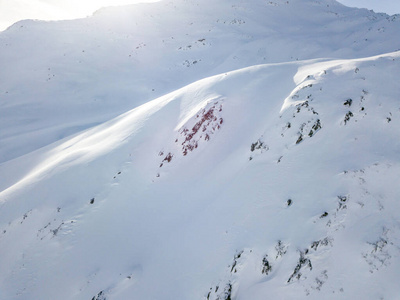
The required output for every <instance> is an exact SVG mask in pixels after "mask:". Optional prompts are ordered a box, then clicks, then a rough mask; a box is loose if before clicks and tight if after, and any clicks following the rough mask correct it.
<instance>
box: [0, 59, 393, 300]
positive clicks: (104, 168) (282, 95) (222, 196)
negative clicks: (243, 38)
mask: <svg viewBox="0 0 400 300" xmlns="http://www.w3.org/2000/svg"><path fill="white" fill-rule="evenodd" d="M399 58H400V55H399V53H398V52H396V53H390V54H386V55H382V56H377V57H372V58H366V59H357V60H347V61H346V60H340V61H330V62H328V61H323V62H315V61H309V62H308V61H305V62H294V63H286V64H276V65H260V66H255V67H250V68H245V69H242V70H238V71H234V72H228V73H224V74H221V75H217V76H214V77H211V78H207V79H204V80H201V81H198V82H196V83H193V84H191V85H189V86H187V87H184V88H182V89H180V90H178V91H176V92H173V93H171V94H169V95H166V96H163V97H161V98H159V99H157V100H154V101H152V102H149V103H148V104H145V105H143V106H140V107H138V108H136V109H134V110H132V111H131V112H128V113H125V114H123V115H122V116H120V117H118V118H116V119H114V120H112V121H109V122H107V123H105V124H103V125H100V126H98V127H95V128H93V129H90V130H88V131H85V132H84V133H82V134H80V135H77V136H76V137H73V138H71V139H67V140H65V141H62V142H59V143H57V144H55V145H53V146H49V147H47V148H45V149H43V150H39V151H37V152H36V153H33V154H31V155H28V156H25V157H22V158H20V159H16V160H14V161H12V162H10V163H9V164H8V165H7V164H6V165H5V166H6V167H7V168H6V169H3V170H6V171H8V170H13V168H19V169H24V165H25V161H26V160H27V161H39V163H38V165H37V166H36V167H34V168H31V170H30V171H29V172H27V175H26V177H25V178H24V179H22V180H21V181H19V182H18V180H17V182H16V183H15V184H14V186H13V187H11V188H10V189H8V190H5V191H3V192H2V193H1V194H0V195H1V198H2V207H1V212H0V214H1V215H0V219H1V220H2V225H1V228H2V235H1V238H0V243H2V249H4V250H3V255H2V265H4V266H6V268H5V269H4V270H9V271H7V272H4V273H2V276H3V277H2V278H1V280H2V282H4V284H3V288H2V290H3V291H5V293H6V294H5V295H6V297H11V298H12V297H15V298H16V299H24V297H25V296H26V295H34V296H35V297H40V296H43V295H47V296H48V297H50V298H52V297H56V296H58V297H60V294H61V295H62V296H61V298H63V299H64V298H65V299H69V298H71V297H72V298H76V299H86V298H88V299H89V298H91V297H93V296H95V297H98V299H102V298H100V296H102V297H105V299H125V298H126V297H129V296H130V295H139V297H144V298H146V297H150V298H159V297H160V293H162V294H163V297H164V296H165V297H166V298H168V299H172V298H174V297H178V298H179V297H183V298H195V299H202V297H204V299H205V298H207V297H208V298H209V299H217V298H218V297H219V299H228V297H229V296H230V297H231V298H235V299H247V298H248V297H251V298H252V299H262V298H264V297H265V294H266V293H271V294H272V295H278V294H280V293H282V291H284V292H283V293H284V294H285V295H286V296H285V297H286V298H285V299H289V298H290V297H292V296H293V295H297V296H298V295H304V297H307V298H312V299H313V298H315V299H321V298H326V299H328V298H329V296H328V295H330V294H332V293H335V294H338V295H341V296H340V297H344V298H349V297H350V298H351V297H355V296H356V295H359V294H360V286H359V285H358V284H357V282H355V281H354V278H353V275H351V274H357V276H358V277H360V278H362V280H361V281H362V282H363V284H362V286H363V290H364V292H362V295H363V296H364V297H366V298H369V297H370V295H373V296H374V297H375V296H377V295H386V296H387V295H389V296H390V295H393V294H391V293H395V291H396V288H395V286H396V284H395V283H394V282H393V281H391V280H388V278H389V277H390V276H392V275H394V274H395V273H393V272H396V270H398V267H399V255H400V251H399V249H400V244H399V241H398V239H396V235H397V233H398V230H399V228H398V225H396V224H398V223H397V221H396V214H397V213H398V212H399V207H398V205H397V204H396V203H397V202H396V195H398V194H399V190H398V189H399V188H398V185H397V184H396V175H395V174H396V173H397V174H398V171H399V169H400V168H399V165H398V160H397V157H398V153H399V148H400V147H399V146H400V145H399V144H398V143H393V140H394V138H393V137H395V136H397V135H398V133H399V132H398V131H399V126H398V125H399V117H400V104H399V102H398V98H397V97H396V95H397V93H398V91H397V89H398V87H397V84H396V82H395V81H393V80H392V79H391V78H392V76H393V74H396V73H397V72H398V70H399V68H400V65H399ZM338 87H340V88H338ZM211 108H213V109H212V115H213V116H215V117H216V116H217V115H218V117H217V121H218V122H216V123H215V124H216V125H217V124H219V125H220V128H219V129H218V130H213V129H210V128H208V127H206V130H205V131H204V132H203V131H202V130H201V132H203V134H206V133H207V132H208V131H207V130H211V131H212V133H213V134H212V135H210V136H209V138H208V139H207V138H205V137H203V138H201V139H200V140H196V141H197V143H198V144H197V147H193V149H191V150H192V151H190V152H189V151H188V152H185V151H183V152H182V146H185V142H186V140H187V139H186V137H187V134H186V135H182V133H183V132H185V131H184V130H182V128H186V129H188V132H189V133H190V132H192V133H193V131H192V130H194V129H196V128H197V127H199V128H197V129H200V128H202V126H203V125H206V124H210V125H211V126H212V124H213V123H212V122H209V123H207V122H208V121H213V120H214V118H208V117H207V118H205V117H204V116H208V115H210V116H211V113H209V112H210V111H211ZM195 112H197V113H195ZM349 112H351V115H350V116H351V117H350V118H349V119H348V120H347V116H349ZM220 119H223V122H222V123H220ZM199 120H201V126H197V125H198V124H199ZM206 121H207V122H206ZM316 124H319V125H318V126H316ZM311 132H312V134H311ZM366 133H368V134H366ZM195 134H197V132H195ZM193 136H194V135H193ZM193 136H192V137H193ZM300 136H302V139H301V140H299V137H300ZM177 140H178V142H177ZM160 153H162V154H161V155H160ZM168 154H171V155H172V156H171V157H170V159H168ZM3 167H4V166H3ZM1 173H2V174H5V172H1ZM378 174H379V175H378ZM328 182H329V183H328ZM132 185H133V186H132ZM71 187H73V188H72V189H71ZM249 187H251V188H250V189H249ZM197 190H199V191H201V192H200V193H198V192H196V191H197ZM32 195H34V197H32ZM23 203H24V204H23ZM250 216H251V217H250ZM366 216H368V217H366ZM101 220H102V221H101ZM181 224H184V227H182V225H181ZM283 224H284V225H283ZM355 224H357V225H355ZM99 226H100V228H101V229H99V230H100V231H99V233H100V232H101V234H99V235H98V234H94V235H93V230H95V229H94V228H98V227H99ZM121 226H123V228H126V229H129V230H128V231H127V232H120V230H121ZM160 226H161V227H160ZM354 226H356V227H354ZM357 228H358V229H357ZM365 228H367V229H365ZM96 231H97V230H96ZM367 232H368V233H371V232H372V234H368V235H365V234H364V233H367ZM194 233H195V237H196V238H195V239H193V238H194V236H193V234H194ZM250 233H251V234H250ZM21 234H23V236H25V237H26V238H22V239H19V240H18V242H17V240H15V238H14V237H15V236H21ZM349 238H351V243H350V244H349V240H348V239H349ZM130 241H132V242H130ZM134 241H135V242H134ZM227 241H229V242H227ZM100 244H101V245H102V246H101V247H100V248H99V247H98V246H96V245H100ZM114 245H118V249H119V250H118V249H116V248H114ZM157 245H158V246H157ZM181 245H184V246H181ZM374 245H375V246H374ZM55 248H56V249H58V250H55ZM349 248H350V249H351V251H349V250H348V249H349ZM12 249H13V250H12ZM16 249H20V250H18V251H16ZM90 249H96V250H95V252H93V251H92V250H90ZM150 249H151V251H150ZM20 251H22V253H24V254H23V256H22V257H19V254H18V253H21V252H20ZM38 251H39V252H38ZM82 251H83V252H82ZM110 251H111V253H114V256H113V257H110V256H109V253H110ZM79 253H80V254H79ZM343 253H345V255H344V254H343ZM46 257H47V258H48V259H50V261H51V266H46V268H43V267H41V264H42V263H41V262H42V261H43V259H45V260H46V259H47V258H46ZM78 257H81V258H80V259H78ZM77 259H78V260H77ZM81 259H82V262H83V261H84V263H80V266H79V267H78V266H77V261H80V260H81ZM355 262H357V263H355ZM23 265H29V267H28V268H21V266H23ZM178 265H179V267H178ZM129 266H131V267H129ZM344 267H346V269H347V270H348V272H346V274H348V275H346V277H345V278H346V279H345V280H344V279H343V276H344V274H343V270H342V268H344ZM58 269H60V270H63V274H58V275H57V278H55V277H54V272H56V270H58ZM193 270H197V271H196V272H194V273H192V271H193ZM32 271H34V272H35V273H34V274H35V275H34V277H32V279H29V278H31V277H30V276H31V275H30V274H31V273H30V272H32ZM9 272H11V273H9ZM189 273H190V274H192V275H191V276H189V277H187V276H186V275H185V274H189ZM72 274H73V276H72ZM118 274H119V275H118ZM168 274H169V275H168ZM171 274H173V276H172V278H171V280H168V279H167V278H170V277H171V276H170V275H171ZM33 278H35V279H34V281H33ZM52 278H53V279H52ZM49 281H50V282H53V283H54V285H56V286H57V289H53V288H50V287H49V288H48V289H44V288H43V285H42V284H40V282H49ZM369 281H371V282H372V281H374V282H379V283H380V285H381V286H382V288H380V289H376V288H375V286H374V285H372V284H371V285H367V286H370V288H369V289H368V288H365V286H364V284H365V282H369ZM25 282H27V283H25ZM61 282H62V283H63V284H60V283H61ZM85 282H86V283H85ZM50 286H53V284H52V285H50ZM154 286H156V287H157V288H154ZM21 287H24V289H25V292H23V291H18V290H19V289H20V288H21ZM172 287H173V288H172ZM12 295H14V296H12ZM290 295H292V296H290ZM306 295H308V296H306ZM370 298H371V297H370ZM95 299H96V298H95ZM371 299H372V298H371Z"/></svg>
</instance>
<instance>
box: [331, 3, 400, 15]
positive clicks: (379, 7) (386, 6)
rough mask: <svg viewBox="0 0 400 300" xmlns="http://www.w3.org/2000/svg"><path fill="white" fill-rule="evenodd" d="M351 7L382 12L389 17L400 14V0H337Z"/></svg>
mask: <svg viewBox="0 0 400 300" xmlns="http://www.w3.org/2000/svg"><path fill="white" fill-rule="evenodd" d="M337 1H338V2H340V3H342V4H344V5H346V6H351V7H363V8H368V9H373V10H374V11H375V12H384V13H387V14H389V15H394V14H400V0H337Z"/></svg>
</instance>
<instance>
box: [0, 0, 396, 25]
mask: <svg viewBox="0 0 400 300" xmlns="http://www.w3.org/2000/svg"><path fill="white" fill-rule="evenodd" d="M156 1H159V0H0V31H2V30H5V29H6V28H7V27H8V26H10V25H12V24H13V23H15V22H17V21H19V20H23V19H39V20H67V19H76V18H83V17H86V16H89V15H91V14H92V13H93V12H95V11H96V10H98V9H99V8H101V7H104V6H116V5H125V4H133V3H139V2H156ZM339 2H340V3H343V4H344V5H347V6H353V7H364V8H368V9H373V10H374V11H376V12H386V13H388V14H391V15H393V14H400V1H399V0H339Z"/></svg>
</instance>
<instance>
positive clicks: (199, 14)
mask: <svg viewBox="0 0 400 300" xmlns="http://www.w3.org/2000/svg"><path fill="white" fill-rule="evenodd" d="M289 20H290V22H289ZM399 31H400V22H399V18H398V16H387V15H385V14H375V13H373V12H371V11H368V10H359V9H354V8H347V7H345V6H343V5H341V4H339V3H337V2H335V1H327V0H324V1H311V0H307V1H299V0H296V1H294V0H292V1H284V0H279V1H278V0H277V1H265V0H256V1H247V2H243V1H239V0H235V1H227V0H219V1H218V2H216V1H207V2H205V1H198V0H190V1H183V0H174V1H159V2H156V3H147V4H139V5H132V6H127V7H122V8H121V7H115V8H108V9H102V10H100V11H98V12H97V13H95V14H94V16H92V17H89V18H86V19H81V20H75V21H60V22H37V21H21V22H18V23H17V24H14V25H13V26H11V27H10V28H9V29H8V30H6V31H4V32H1V33H0V65H1V67H2V72H0V97H1V98H0V99H1V103H2V104H1V107H0V116H1V118H0V128H1V129H2V130H1V132H0V162H5V161H8V160H10V159H13V158H16V157H19V156H22V155H24V154H27V153H29V152H32V151H34V150H36V149H38V148H41V147H44V146H46V145H48V144H51V143H52V142H55V141H58V140H60V139H62V138H64V137H67V136H71V135H73V134H76V133H79V132H81V131H83V130H85V129H88V128H91V127H94V126H96V125H98V124H101V123H103V122H105V121H108V120H109V119H111V118H114V117H116V116H118V115H120V114H122V113H124V112H126V111H128V110H130V109H132V108H135V107H138V106H139V105H141V104H144V103H146V102H148V101H150V100H152V99H155V98H157V97H160V96H162V95H165V94H167V93H169V92H172V91H174V90H177V89H179V88H181V87H182V86H185V85H187V84H190V83H192V82H195V81H197V80H200V79H202V78H206V77H209V76H212V75H217V74H220V73H224V72H227V71H232V70H236V69H240V68H245V67H249V66H252V65H257V64H266V63H280V62H290V61H292V62H293V61H298V60H304V59H315V58H326V57H334V58H359V57H367V56H372V55H379V54H383V53H388V52H392V51H396V50H399V49H400V39H397V38H395V37H397V35H398V32H399Z"/></svg>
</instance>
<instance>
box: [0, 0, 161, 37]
mask: <svg viewBox="0 0 400 300" xmlns="http://www.w3.org/2000/svg"><path fill="white" fill-rule="evenodd" d="M157 1H158V0H0V31H2V30H5V29H6V28H7V27H8V26H10V25H12V24H14V23H15V22H17V21H20V20H24V19H38V20H68V19H77V18H84V17H87V16H89V15H91V14H93V13H94V12H95V11H96V10H98V9H99V8H102V7H105V6H117V5H126V4H133V3H143V2H157Z"/></svg>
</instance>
